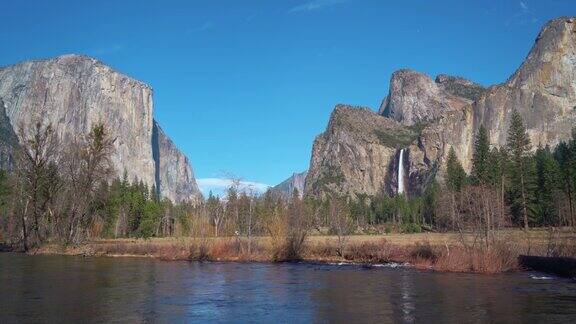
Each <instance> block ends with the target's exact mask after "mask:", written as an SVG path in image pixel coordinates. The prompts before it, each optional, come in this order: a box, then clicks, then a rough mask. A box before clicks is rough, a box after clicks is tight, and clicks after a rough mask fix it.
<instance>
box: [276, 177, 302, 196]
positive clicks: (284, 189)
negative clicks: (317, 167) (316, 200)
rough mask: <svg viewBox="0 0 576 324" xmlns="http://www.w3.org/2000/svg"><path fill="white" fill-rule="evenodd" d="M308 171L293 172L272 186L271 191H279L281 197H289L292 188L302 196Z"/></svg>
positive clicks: (292, 190)
mask: <svg viewBox="0 0 576 324" xmlns="http://www.w3.org/2000/svg"><path fill="white" fill-rule="evenodd" d="M307 174H308V171H304V172H300V173H294V174H293V175H292V176H291V177H290V178H288V179H286V180H284V181H282V182H281V183H280V184H278V185H276V186H274V187H273V188H272V190H273V191H275V192H277V193H279V194H280V195H281V196H282V197H285V198H290V197H292V193H293V192H294V189H296V190H298V194H299V196H300V198H302V197H303V196H304V183H305V180H306V175H307Z"/></svg>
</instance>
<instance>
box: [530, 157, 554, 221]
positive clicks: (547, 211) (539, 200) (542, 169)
mask: <svg viewBox="0 0 576 324" xmlns="http://www.w3.org/2000/svg"><path fill="white" fill-rule="evenodd" d="M535 160H536V185H537V190H536V213H535V218H536V219H535V221H536V222H537V223H539V224H543V225H547V226H550V225H555V224H557V222H558V213H557V210H556V205H555V203H554V197H556V196H557V195H556V191H557V188H558V173H559V169H558V164H557V162H556V160H554V157H553V155H552V152H550V148H549V147H548V146H546V147H545V148H541V147H539V148H538V150H536V155H535Z"/></svg>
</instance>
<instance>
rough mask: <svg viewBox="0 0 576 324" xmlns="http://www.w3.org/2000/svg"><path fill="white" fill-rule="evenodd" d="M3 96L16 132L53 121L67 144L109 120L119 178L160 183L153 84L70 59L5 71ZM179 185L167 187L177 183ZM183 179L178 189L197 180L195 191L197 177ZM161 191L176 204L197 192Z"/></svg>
mask: <svg viewBox="0 0 576 324" xmlns="http://www.w3.org/2000/svg"><path fill="white" fill-rule="evenodd" d="M0 97H1V98H3V99H4V103H5V105H6V114H7V116H8V117H9V119H10V121H11V124H12V126H13V129H18V128H19V127H20V126H21V125H22V126H24V127H27V126H28V125H30V123H31V122H32V121H33V120H35V119H40V120H42V121H45V122H50V123H52V125H54V126H55V127H56V131H57V134H58V136H59V138H60V140H61V141H62V143H63V144H64V145H65V144H66V143H69V142H70V141H71V140H73V139H74V138H76V137H77V136H78V135H80V134H86V133H87V132H89V130H90V129H91V127H92V126H93V125H94V124H95V123H98V122H104V124H105V125H106V127H107V128H108V130H109V131H110V132H111V134H112V136H113V137H114V138H116V141H115V146H116V147H115V149H116V153H115V155H114V156H113V157H112V161H113V164H114V166H115V169H116V172H117V174H118V175H122V174H123V172H124V171H126V172H127V174H128V176H129V178H130V179H136V178H137V179H141V180H142V181H143V182H144V183H146V184H147V185H149V186H152V185H155V184H156V179H155V174H156V164H155V161H154V158H153V152H152V151H153V146H152V145H153V141H152V132H153V126H154V124H153V102H152V89H151V88H150V87H149V86H148V85H146V84H144V83H142V82H139V81H137V80H134V79H132V78H130V77H128V76H125V75H123V74H120V73H118V72H116V71H114V70H112V69H111V68H110V67H108V66H106V65H104V64H102V63H101V62H99V61H97V60H95V59H93V58H90V57H87V56H81V55H64V56H60V57H57V58H54V59H49V60H41V61H27V62H23V63H20V64H16V65H12V66H8V67H5V68H2V69H0ZM170 152H171V153H172V151H170ZM160 153H161V154H162V150H160ZM174 156H175V155H174V154H172V155H171V157H170V158H173V157H174ZM173 180H174V181H176V179H173ZM174 181H173V182H167V183H171V184H173V185H174ZM178 181H183V183H186V184H180V183H179V184H178V185H176V186H177V187H186V186H187V185H188V182H192V183H191V184H189V186H188V188H190V189H191V190H192V189H194V188H195V181H194V179H193V178H191V179H190V178H182V179H179V180H178ZM176 182H177V181H176ZM159 188H160V192H161V193H168V194H169V195H167V196H165V197H168V198H170V199H172V200H176V201H179V200H183V199H187V198H188V197H190V196H194V195H195V194H196V192H191V193H184V192H182V191H181V190H175V189H173V188H168V187H166V188H164V187H163V186H160V187H159ZM176 193H177V194H176Z"/></svg>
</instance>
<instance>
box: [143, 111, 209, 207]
mask: <svg viewBox="0 0 576 324" xmlns="http://www.w3.org/2000/svg"><path fill="white" fill-rule="evenodd" d="M152 139H153V142H152V146H153V150H154V161H155V163H156V175H155V177H156V183H157V188H158V191H159V194H160V196H161V197H166V198H168V199H170V200H172V201H176V202H182V201H189V202H192V203H197V202H199V201H200V200H202V195H201V194H200V189H199V188H198V185H197V184H196V180H195V179H194V171H192V167H191V166H190V162H189V161H188V158H187V157H186V156H185V155H184V154H182V152H180V150H178V148H177V147H176V145H175V144H174V142H172V140H171V139H170V138H169V137H168V136H167V135H166V134H165V133H164V131H163V130H162V128H160V125H158V123H157V122H156V121H154V130H153V137H152Z"/></svg>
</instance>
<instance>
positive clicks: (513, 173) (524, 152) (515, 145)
mask: <svg viewBox="0 0 576 324" xmlns="http://www.w3.org/2000/svg"><path fill="white" fill-rule="evenodd" d="M506 146H507V147H508V150H509V152H510V185H511V188H510V189H511V190H510V203H511V210H512V213H513V215H514V216H516V218H517V220H518V219H522V221H523V223H524V228H525V229H526V230H528V229H529V223H528V219H529V214H530V212H531V205H532V204H531V199H532V192H531V190H530V189H531V182H532V180H533V172H532V171H533V169H532V163H531V162H532V161H531V160H530V154H529V153H530V151H531V149H532V145H531V143H530V138H529V137H528V133H527V132H526V128H525V127H524V122H523V121H522V116H520V113H518V111H517V110H516V109H514V111H512V116H511V120H510V128H509V130H508V141H507V144H506Z"/></svg>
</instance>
